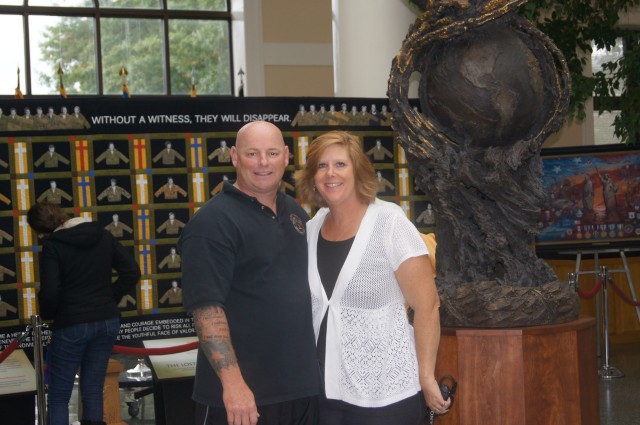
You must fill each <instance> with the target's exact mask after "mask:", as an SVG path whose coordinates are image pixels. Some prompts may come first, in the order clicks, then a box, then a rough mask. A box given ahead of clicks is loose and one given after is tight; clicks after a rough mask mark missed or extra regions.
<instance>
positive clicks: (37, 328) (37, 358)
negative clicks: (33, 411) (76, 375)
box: [31, 314, 47, 425]
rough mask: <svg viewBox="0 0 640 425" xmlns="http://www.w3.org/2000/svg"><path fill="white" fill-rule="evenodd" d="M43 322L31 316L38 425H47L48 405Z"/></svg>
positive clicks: (36, 316) (38, 317)
mask: <svg viewBox="0 0 640 425" xmlns="http://www.w3.org/2000/svg"><path fill="white" fill-rule="evenodd" d="M42 326H43V325H42V320H41V319H40V316H39V315H37V314H36V315H34V316H31V327H32V328H33V359H34V363H35V369H36V389H37V397H38V425H45V423H46V417H47V403H46V397H45V388H44V355H43V351H42Z"/></svg>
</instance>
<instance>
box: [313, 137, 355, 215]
mask: <svg viewBox="0 0 640 425" xmlns="http://www.w3.org/2000/svg"><path fill="white" fill-rule="evenodd" d="M313 182H314V184H315V186H316V190H317V191H318V193H320V195H321V196H322V198H323V199H324V201H325V202H326V203H327V205H328V206H329V207H331V206H335V205H339V204H340V203H342V202H345V201H352V200H353V198H356V197H357V193H356V190H355V169H354V167H353V162H352V161H351V158H350V157H349V152H348V150H347V148H346V147H345V146H341V145H331V146H329V147H328V148H326V149H325V150H324V152H323V153H322V154H321V155H320V159H319V161H318V170H317V171H316V174H315V176H314V178H313Z"/></svg>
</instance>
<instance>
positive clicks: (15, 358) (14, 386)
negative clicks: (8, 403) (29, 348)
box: [0, 349, 36, 395]
mask: <svg viewBox="0 0 640 425" xmlns="http://www.w3.org/2000/svg"><path fill="white" fill-rule="evenodd" d="M35 391H36V371H35V369H34V368H33V366H32V365H31V362H30V361H29V359H28V358H27V355H26V354H25V352H24V350H20V349H17V350H15V351H14V352H13V353H11V355H10V356H9V357H7V358H6V359H5V360H4V361H3V362H2V363H0V395H7V394H19V393H28V392H35Z"/></svg>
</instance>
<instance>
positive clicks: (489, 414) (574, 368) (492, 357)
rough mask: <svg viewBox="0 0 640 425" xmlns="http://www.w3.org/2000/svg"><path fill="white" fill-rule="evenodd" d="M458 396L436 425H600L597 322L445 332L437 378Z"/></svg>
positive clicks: (587, 320) (591, 319) (588, 320)
mask: <svg viewBox="0 0 640 425" xmlns="http://www.w3.org/2000/svg"><path fill="white" fill-rule="evenodd" d="M447 374H450V375H453V376H454V377H455V378H456V379H457V380H458V392H457V394H456V397H455V403H454V407H453V409H452V411H451V412H450V413H449V414H447V415H444V416H440V417H438V420H437V421H438V423H440V424H442V425H444V424H449V425H451V424H456V425H457V424H464V425H476V424H478V425H480V424H482V425H485V424H489V423H490V424H493V425H499V424H504V425H513V424H527V425H528V424H582V425H598V424H600V407H599V404H600V403H599V390H598V364H597V358H596V322H595V319H593V318H591V317H580V318H579V319H578V320H575V321H573V322H569V323H563V324H559V325H547V326H533V327H526V328H503V329H487V328H482V329H479V328H442V336H441V338H440V349H439V351H438V360H437V365H436V377H440V376H442V375H447Z"/></svg>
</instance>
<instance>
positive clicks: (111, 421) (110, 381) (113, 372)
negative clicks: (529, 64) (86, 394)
mask: <svg viewBox="0 0 640 425" xmlns="http://www.w3.org/2000/svg"><path fill="white" fill-rule="evenodd" d="M123 370H124V366H123V365H122V363H120V362H119V361H118V360H116V359H114V358H110V359H109V364H108V365H107V375H106V376H105V379H104V386H103V393H102V397H103V413H102V415H103V417H104V421H105V422H106V423H107V425H127V423H126V422H123V421H122V408H121V406H120V386H119V383H118V376H119V375H120V372H122V371H123ZM80 373H82V370H80ZM80 418H82V394H81V392H80V390H79V389H78V420H80Z"/></svg>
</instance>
